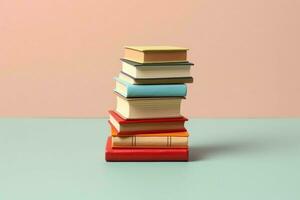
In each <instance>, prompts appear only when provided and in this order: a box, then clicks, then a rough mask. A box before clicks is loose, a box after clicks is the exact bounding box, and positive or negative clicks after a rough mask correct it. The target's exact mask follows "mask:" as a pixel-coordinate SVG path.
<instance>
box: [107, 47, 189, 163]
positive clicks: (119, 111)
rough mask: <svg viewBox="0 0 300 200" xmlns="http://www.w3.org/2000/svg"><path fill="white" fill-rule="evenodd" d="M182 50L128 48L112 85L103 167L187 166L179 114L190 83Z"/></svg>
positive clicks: (182, 128) (176, 48)
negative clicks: (131, 163)
mask: <svg viewBox="0 0 300 200" xmlns="http://www.w3.org/2000/svg"><path fill="white" fill-rule="evenodd" d="M187 50H188V49H186V48H181V47H172V46H128V47H125V56H124V58H122V59H121V61H122V71H121V72H120V74H119V76H118V77H117V78H115V79H116V87H115V90H114V92H115V94H116V97H117V105H116V110H115V111H112V110H111V111H109V121H108V122H109V125H110V127H111V136H109V137H108V139H107V144H106V152H105V158H106V160H107V161H188V156H189V147H188V136H189V134H188V132H187V130H186V129H185V127H184V123H185V122H186V121H187V119H186V118H185V117H183V116H181V114H180V105H181V101H182V100H183V99H184V98H185V96H186V93H187V86H186V84H185V83H192V82H193V78H192V77H191V75H190V69H191V66H192V65H193V64H192V63H190V62H188V61H187Z"/></svg>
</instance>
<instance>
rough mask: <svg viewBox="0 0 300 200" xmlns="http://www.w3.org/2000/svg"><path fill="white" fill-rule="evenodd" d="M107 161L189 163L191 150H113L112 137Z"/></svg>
mask: <svg viewBox="0 0 300 200" xmlns="http://www.w3.org/2000/svg"><path fill="white" fill-rule="evenodd" d="M105 159H106V161H110V162H116V161H188V159H189V149H188V148H178V149H172V148H171V149H147V148H140V149H116V148H112V142H111V137H108V138H107V143H106V148H105Z"/></svg>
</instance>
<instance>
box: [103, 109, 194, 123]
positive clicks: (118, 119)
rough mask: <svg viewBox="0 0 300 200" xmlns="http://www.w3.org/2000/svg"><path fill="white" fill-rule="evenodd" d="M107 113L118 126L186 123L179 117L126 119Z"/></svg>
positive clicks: (113, 112)
mask: <svg viewBox="0 0 300 200" xmlns="http://www.w3.org/2000/svg"><path fill="white" fill-rule="evenodd" d="M108 113H109V114H110V115H111V116H113V117H114V118H115V119H116V121H117V122H118V123H120V124H130V123H133V124H135V123H153V122H155V123H164V122H184V121H188V119H187V118H185V117H183V116H180V117H170V118H153V119H151V118H150V119H149V118H145V119H142V118H140V119H126V118H123V117H122V116H121V115H119V114H118V113H117V112H115V111H113V110H109V111H108Z"/></svg>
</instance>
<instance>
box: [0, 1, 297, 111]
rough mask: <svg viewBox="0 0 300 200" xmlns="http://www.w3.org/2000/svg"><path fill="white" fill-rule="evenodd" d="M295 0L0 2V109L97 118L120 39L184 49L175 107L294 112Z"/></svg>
mask: <svg viewBox="0 0 300 200" xmlns="http://www.w3.org/2000/svg"><path fill="white" fill-rule="evenodd" d="M299 10H300V1H298V0H285V1H283V0H252V1H249V0H247V1H245V0H227V1H223V0H199V1H196V0H194V1H192V0H185V1H183V0H180V1H175V0H173V1H162V0H151V1H141V0H126V1H113V0H105V1H104V0H101V1H100V0H94V1H92V0H85V1H82V0H74V1H66V0H31V1H17V0H0V70H1V71H0V116H36V117H39V116H63V117H66V116H67V117H99V116H106V115H107V110H108V109H109V108H113V107H114V105H115V97H114V95H113V94H112V89H113V87H114V81H113V80H112V78H113V76H115V75H117V73H118V72H119V70H120V62H119V58H120V57H121V56H122V52H123V49H122V47H123V46H124V45H149V44H151V45H178V46H184V47H188V48H190V51H189V60H190V61H192V62H194V63H195V64H196V65H195V67H194V68H193V72H192V73H193V76H194V78H195V82H194V84H192V85H190V86H189V91H188V98H187V100H186V101H185V102H184V104H183V113H184V114H185V115H187V116H199V117H295V116H300V37H299V36H300V20H299V19H300V12H299Z"/></svg>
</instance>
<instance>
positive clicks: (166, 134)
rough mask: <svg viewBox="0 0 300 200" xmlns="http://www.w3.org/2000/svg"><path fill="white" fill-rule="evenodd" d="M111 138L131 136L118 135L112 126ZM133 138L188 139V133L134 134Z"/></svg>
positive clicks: (127, 135)
mask: <svg viewBox="0 0 300 200" xmlns="http://www.w3.org/2000/svg"><path fill="white" fill-rule="evenodd" d="M111 136H113V137H123V136H124V137H129V136H133V134H122V135H120V134H119V133H118V131H117V129H116V128H115V127H114V126H111ZM134 136H138V137H166V136H172V137H188V136H189V133H188V132H187V131H180V132H160V133H151V132H150V133H137V134H134Z"/></svg>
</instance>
